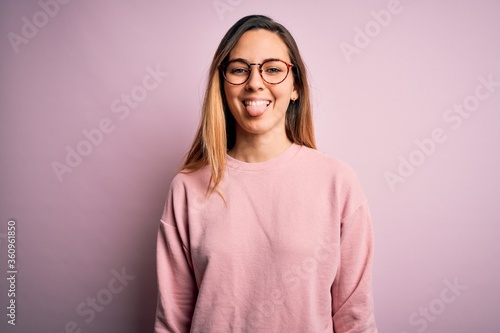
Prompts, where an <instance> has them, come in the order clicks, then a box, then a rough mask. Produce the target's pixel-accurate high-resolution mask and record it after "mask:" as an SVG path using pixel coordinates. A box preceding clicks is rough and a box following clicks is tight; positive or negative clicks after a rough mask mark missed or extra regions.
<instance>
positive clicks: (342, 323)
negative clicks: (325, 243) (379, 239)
mask: <svg viewBox="0 0 500 333" xmlns="http://www.w3.org/2000/svg"><path fill="white" fill-rule="evenodd" d="M340 242H341V243H340V265H339V269H338V272H337V276H336V278H335V281H334V282H333V285H332V309H333V327H334V332H335V333H377V332H378V331H377V327H376V323H375V316H374V307H373V295H372V285H371V281H372V261H373V231H372V225H371V216H370V212H369V209H368V204H367V202H366V200H365V201H364V202H363V203H362V204H361V205H360V206H359V207H358V208H357V209H356V210H355V211H354V212H352V213H351V214H349V216H347V217H345V218H344V219H343V220H342V221H341V238H340Z"/></svg>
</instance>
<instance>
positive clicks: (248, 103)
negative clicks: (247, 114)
mask: <svg viewBox="0 0 500 333" xmlns="http://www.w3.org/2000/svg"><path fill="white" fill-rule="evenodd" d="M244 103H245V105H247V106H248V105H250V106H255V105H269V103H270V102H269V101H245V102H244Z"/></svg>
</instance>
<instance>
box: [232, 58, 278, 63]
mask: <svg viewBox="0 0 500 333" xmlns="http://www.w3.org/2000/svg"><path fill="white" fill-rule="evenodd" d="M271 60H281V59H279V58H266V59H264V60H262V62H260V64H261V63H263V62H266V61H271ZM231 61H243V62H246V63H248V64H250V63H251V62H250V61H248V60H247V59H244V58H236V59H230V60H229V61H228V62H231ZM282 61H284V60H282Z"/></svg>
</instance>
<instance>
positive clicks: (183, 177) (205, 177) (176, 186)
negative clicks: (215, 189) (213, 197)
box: [170, 166, 210, 193]
mask: <svg viewBox="0 0 500 333" xmlns="http://www.w3.org/2000/svg"><path fill="white" fill-rule="evenodd" d="M209 180H210V168H209V167H208V166H204V167H202V168H201V169H199V170H196V171H181V172H178V173H177V174H176V175H175V176H174V178H173V179H172V181H171V183H170V191H171V192H174V193H179V192H186V190H187V189H198V188H199V189H203V190H206V189H207V186H208V182H209Z"/></svg>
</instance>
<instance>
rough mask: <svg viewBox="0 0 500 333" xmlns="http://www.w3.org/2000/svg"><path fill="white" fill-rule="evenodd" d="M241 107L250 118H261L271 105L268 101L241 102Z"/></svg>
mask: <svg viewBox="0 0 500 333" xmlns="http://www.w3.org/2000/svg"><path fill="white" fill-rule="evenodd" d="M243 105H244V106H245V110H246V111H247V112H248V114H249V115H250V116H251V117H259V116H262V115H263V114H264V113H265V112H266V110H267V107H268V106H269V105H271V101H268V100H245V101H243Z"/></svg>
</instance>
